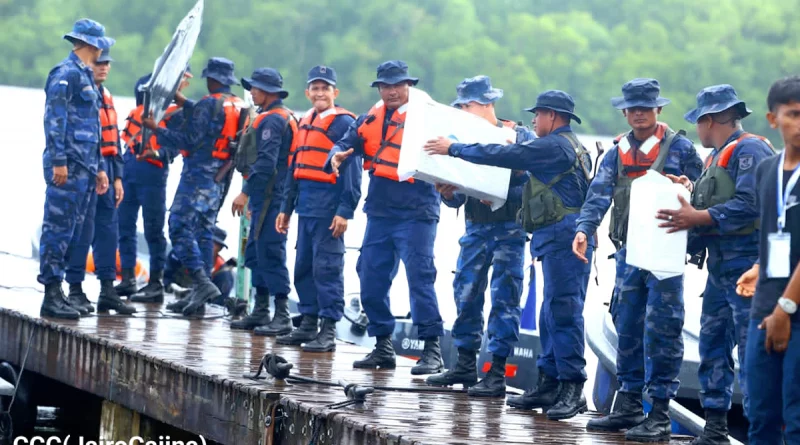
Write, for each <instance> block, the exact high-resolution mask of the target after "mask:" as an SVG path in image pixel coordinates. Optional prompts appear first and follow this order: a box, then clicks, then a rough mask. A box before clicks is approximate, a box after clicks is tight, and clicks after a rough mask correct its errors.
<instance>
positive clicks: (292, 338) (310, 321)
mask: <svg viewBox="0 0 800 445" xmlns="http://www.w3.org/2000/svg"><path fill="white" fill-rule="evenodd" d="M317 334H319V319H318V318H317V317H313V316H311V315H303V320H302V321H301V322H300V326H298V327H297V328H296V329H294V330H292V332H290V333H288V334H286V335H281V336H280V337H278V338H277V339H276V340H275V341H276V342H277V343H278V344H281V345H302V344H303V343H308V342H310V341H312V340H314V339H315V338H317Z"/></svg>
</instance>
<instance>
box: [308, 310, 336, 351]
mask: <svg viewBox="0 0 800 445" xmlns="http://www.w3.org/2000/svg"><path fill="white" fill-rule="evenodd" d="M335 350H336V320H334V319H332V318H326V317H322V327H321V328H320V329H319V334H318V335H317V338H315V339H314V341H312V342H310V343H306V344H304V345H303V351H306V352H331V351H335Z"/></svg>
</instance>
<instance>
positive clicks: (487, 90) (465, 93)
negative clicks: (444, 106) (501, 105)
mask: <svg viewBox="0 0 800 445" xmlns="http://www.w3.org/2000/svg"><path fill="white" fill-rule="evenodd" d="M456 94H457V95H458V97H457V98H456V100H454V101H453V102H452V103H451V104H450V105H452V106H456V105H462V104H468V103H470V102H478V103H479V104H483V105H486V104H490V103H493V102H496V101H497V100H498V99H500V98H501V97H503V90H501V89H499V88H492V79H490V78H489V76H483V75H481V76H475V77H470V78H467V79H464V80H462V81H461V83H459V84H458V86H457V87H456Z"/></svg>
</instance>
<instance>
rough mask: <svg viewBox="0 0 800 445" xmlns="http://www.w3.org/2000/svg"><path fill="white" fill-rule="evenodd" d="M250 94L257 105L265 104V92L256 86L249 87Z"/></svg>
mask: <svg viewBox="0 0 800 445" xmlns="http://www.w3.org/2000/svg"><path fill="white" fill-rule="evenodd" d="M250 94H251V95H252V96H253V103H254V104H256V105H259V106H264V105H266V104H265V103H264V102H265V101H266V100H267V93H265V92H264V91H262V90H259V89H258V88H256V87H251V88H250Z"/></svg>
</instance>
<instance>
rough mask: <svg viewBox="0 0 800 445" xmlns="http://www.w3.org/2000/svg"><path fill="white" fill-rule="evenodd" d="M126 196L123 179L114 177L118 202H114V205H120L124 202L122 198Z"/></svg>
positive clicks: (115, 195) (115, 196) (115, 194)
mask: <svg viewBox="0 0 800 445" xmlns="http://www.w3.org/2000/svg"><path fill="white" fill-rule="evenodd" d="M124 196H125V190H123V189H122V179H119V178H115V179H114V198H115V200H116V202H115V203H114V207H117V208H118V207H119V205H120V203H122V198H123V197H124Z"/></svg>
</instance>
